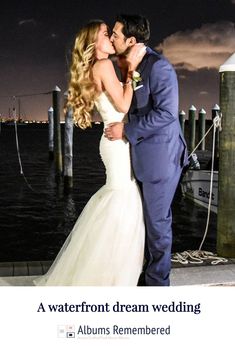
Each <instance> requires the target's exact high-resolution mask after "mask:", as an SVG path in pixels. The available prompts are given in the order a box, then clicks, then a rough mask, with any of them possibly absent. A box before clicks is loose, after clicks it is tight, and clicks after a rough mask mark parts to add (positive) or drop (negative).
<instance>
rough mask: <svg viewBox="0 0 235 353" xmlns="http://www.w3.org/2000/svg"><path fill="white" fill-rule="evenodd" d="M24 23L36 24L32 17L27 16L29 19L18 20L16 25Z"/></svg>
mask: <svg viewBox="0 0 235 353" xmlns="http://www.w3.org/2000/svg"><path fill="white" fill-rule="evenodd" d="M25 24H32V25H34V26H36V24H37V23H36V21H35V19H34V18H29V19H25V20H20V21H19V22H18V25H19V26H22V25H25Z"/></svg>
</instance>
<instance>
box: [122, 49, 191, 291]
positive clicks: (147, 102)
mask: <svg viewBox="0 0 235 353" xmlns="http://www.w3.org/2000/svg"><path fill="white" fill-rule="evenodd" d="M138 72H139V73H140V75H141V78H142V80H141V81H140V82H138V86H137V87H136V89H135V91H134V96H133V100H132V104H131V107H130V110H129V122H128V123H127V124H125V135H126V137H127V138H128V140H129V141H130V143H131V155H132V165H133V170H134V173H135V176H136V178H137V180H138V181H139V182H140V183H141V189H142V193H143V207H144V215H145V223H146V253H145V258H146V266H145V268H146V269H145V282H146V284H147V285H150V286H167V285H169V283H170V282H169V274H170V269H171V245H172V215H171V203H172V199H173V197H174V194H175V190H176V187H177V184H178V182H179V178H180V175H181V172H182V168H183V166H184V165H186V164H187V161H188V158H187V148H186V143H185V140H184V137H183V136H182V132H181V128H180V125H179V119H178V82H177V77H176V73H175V71H174V69H173V67H172V66H171V64H170V63H169V62H168V61H167V60H166V58H164V57H163V56H162V55H160V54H158V53H157V52H155V51H154V50H152V49H150V48H148V47H147V53H146V55H145V56H144V58H143V60H142V62H141V64H140V65H139V67H138Z"/></svg>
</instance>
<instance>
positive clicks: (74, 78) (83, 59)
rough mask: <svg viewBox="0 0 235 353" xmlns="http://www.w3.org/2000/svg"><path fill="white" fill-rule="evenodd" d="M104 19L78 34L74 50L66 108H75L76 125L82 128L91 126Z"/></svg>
mask: <svg viewBox="0 0 235 353" xmlns="http://www.w3.org/2000/svg"><path fill="white" fill-rule="evenodd" d="M102 23H104V21H102V20H93V21H90V22H89V23H88V24H87V25H85V26H84V27H83V28H82V29H81V30H80V31H79V33H78V34H77V36H76V39H75V44H74V48H73V52H72V64H71V68H70V80H69V87H68V98H67V103H66V106H65V109H71V108H72V110H73V119H74V123H75V125H77V126H79V127H80V128H81V129H83V130H84V129H86V128H87V127H91V113H92V110H93V108H94V101H95V98H96V97H97V94H98V92H97V91H96V87H95V84H94V80H93V75H92V67H93V65H94V63H95V60H96V57H95V43H96V39H97V35H98V32H99V29H100V26H101V24H102Z"/></svg>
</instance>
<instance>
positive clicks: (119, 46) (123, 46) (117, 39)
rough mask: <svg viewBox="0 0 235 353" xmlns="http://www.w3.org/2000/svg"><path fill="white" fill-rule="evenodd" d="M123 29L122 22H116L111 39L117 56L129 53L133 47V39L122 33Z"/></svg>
mask: <svg viewBox="0 0 235 353" xmlns="http://www.w3.org/2000/svg"><path fill="white" fill-rule="evenodd" d="M122 29H123V24H122V23H121V22H116V23H115V25H114V27H113V33H112V36H111V38H110V40H111V42H112V43H113V46H114V49H115V51H116V54H117V55H121V54H125V53H127V52H128V50H129V48H130V47H131V46H132V45H133V44H132V41H131V38H126V37H125V36H124V34H123V32H122Z"/></svg>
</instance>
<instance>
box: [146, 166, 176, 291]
mask: <svg viewBox="0 0 235 353" xmlns="http://www.w3.org/2000/svg"><path fill="white" fill-rule="evenodd" d="M181 172H182V168H181V166H180V165H178V166H175V169H173V170H171V173H170V175H168V176H166V177H165V178H164V179H163V178H161V179H160V180H158V181H155V182H142V185H141V186H142V192H143V200H144V201H143V202H144V215H145V224H146V251H145V258H146V264H145V283H146V285H147V286H169V285H170V280H169V275H170V270H171V246H172V213H171V203H172V200H173V197H174V194H175V191H176V188H177V185H178V182H179V179H180V176H181Z"/></svg>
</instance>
